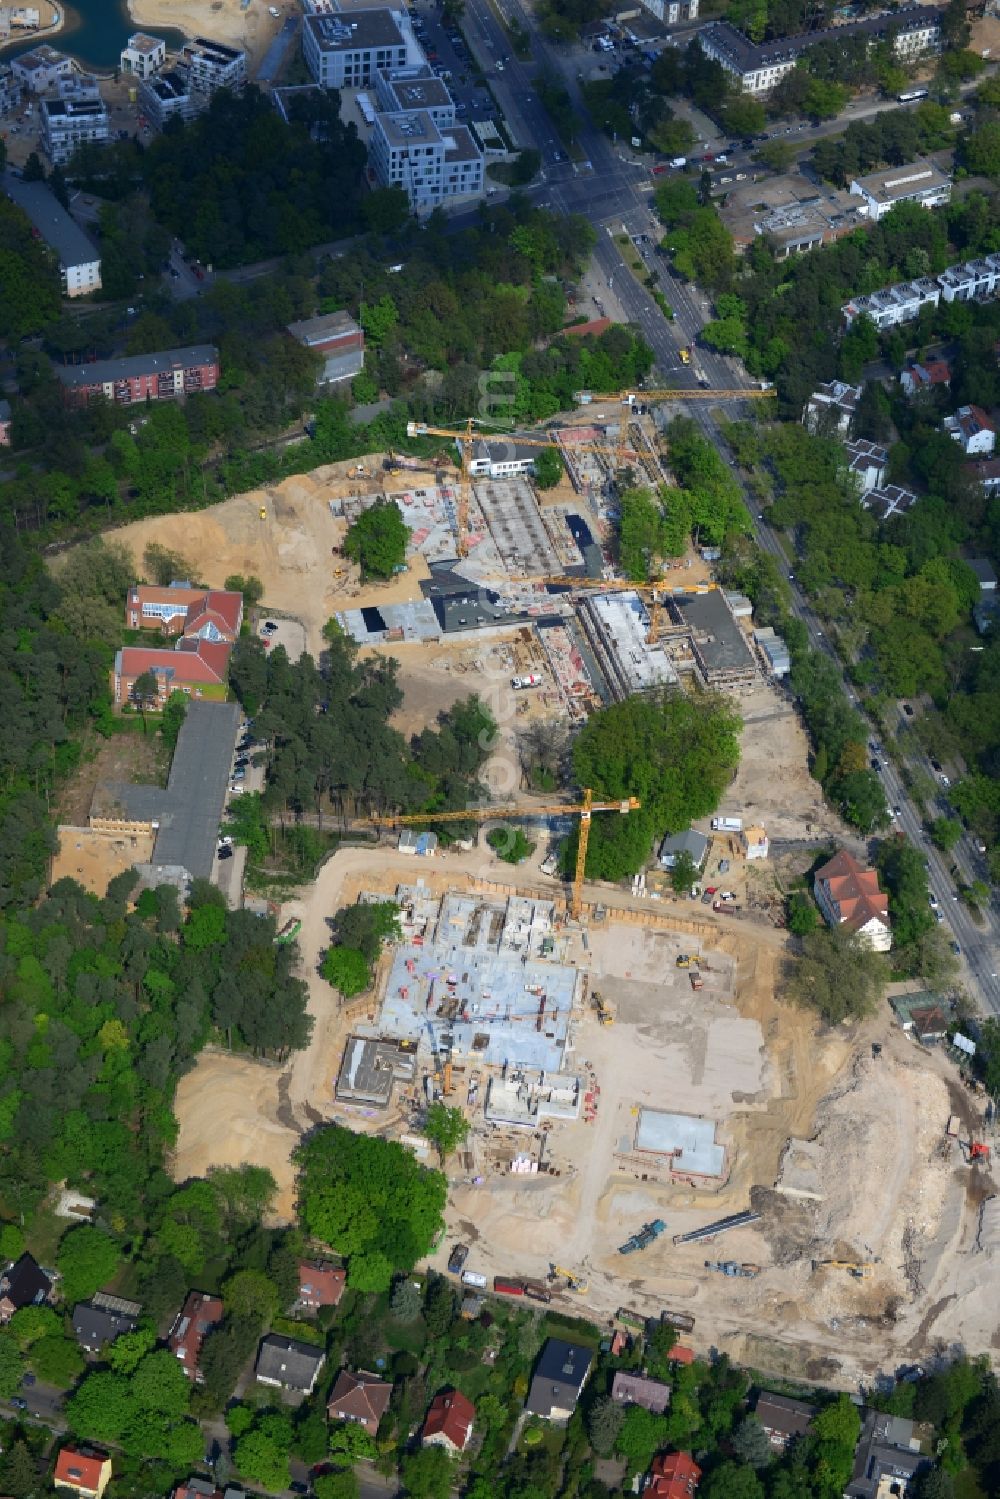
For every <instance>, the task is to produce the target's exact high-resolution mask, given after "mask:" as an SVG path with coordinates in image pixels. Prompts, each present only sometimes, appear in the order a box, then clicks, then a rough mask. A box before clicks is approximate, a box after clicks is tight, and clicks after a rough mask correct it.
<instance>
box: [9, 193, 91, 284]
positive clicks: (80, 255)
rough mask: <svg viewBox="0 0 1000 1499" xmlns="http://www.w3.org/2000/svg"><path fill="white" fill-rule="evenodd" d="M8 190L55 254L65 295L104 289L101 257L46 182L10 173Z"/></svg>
mask: <svg viewBox="0 0 1000 1499" xmlns="http://www.w3.org/2000/svg"><path fill="white" fill-rule="evenodd" d="M4 190H5V191H6V193H7V196H8V197H9V198H10V199H11V201H12V202H14V203H16V204H17V206H18V208H20V210H21V212H22V213H23V214H25V215H26V216H27V217H28V218H29V219H30V220H31V224H32V227H33V228H34V230H35V233H36V234H37V235H38V237H39V239H43V240H44V241H45V243H46V244H47V245H48V247H49V249H50V250H51V251H52V253H53V254H54V255H55V257H56V260H57V261H58V264H59V274H60V277H61V278H62V289H63V295H64V296H67V297H85V296H87V294H88V293H89V292H94V291H100V289H101V257H100V253H99V251H98V250H97V249H96V248H95V246H94V245H93V244H92V243H91V241H90V240H89V239H88V238H87V236H86V234H84V232H83V230H82V229H81V228H80V226H79V224H77V222H76V220H75V219H71V218H70V216H69V214H68V213H67V212H66V210H65V209H64V208H63V206H62V204H61V203H60V202H59V200H58V199H57V198H56V197H55V195H54V194H53V193H52V192H51V191H50V190H49V188H48V187H46V185H45V183H44V182H23V181H22V180H21V179H20V178H18V177H11V176H10V174H9V173H8V174H7V176H6V177H5V178H4Z"/></svg>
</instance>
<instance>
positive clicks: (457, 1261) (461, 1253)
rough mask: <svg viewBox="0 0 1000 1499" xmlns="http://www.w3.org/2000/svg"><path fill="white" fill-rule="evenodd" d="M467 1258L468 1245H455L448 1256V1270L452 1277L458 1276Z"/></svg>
mask: <svg viewBox="0 0 1000 1499" xmlns="http://www.w3.org/2000/svg"><path fill="white" fill-rule="evenodd" d="M468 1258H469V1246H468V1244H456V1245H455V1247H454V1249H453V1250H452V1251H451V1254H450V1255H449V1256H448V1269H449V1270H450V1271H451V1273H452V1275H458V1273H459V1272H460V1271H461V1269H462V1267H463V1265H464V1264H465V1262H466V1260H467V1259H468Z"/></svg>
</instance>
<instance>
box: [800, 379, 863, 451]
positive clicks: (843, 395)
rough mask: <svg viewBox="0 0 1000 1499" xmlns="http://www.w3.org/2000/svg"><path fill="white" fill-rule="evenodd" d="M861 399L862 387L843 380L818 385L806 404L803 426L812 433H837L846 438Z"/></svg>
mask: <svg viewBox="0 0 1000 1499" xmlns="http://www.w3.org/2000/svg"><path fill="white" fill-rule="evenodd" d="M860 399H861V386H860V385H848V384H847V383H846V382H845V381H843V380H828V381H825V382H824V383H823V384H822V385H817V387H816V389H815V390H814V391H813V393H812V395H811V396H810V397H809V399H808V401H807V402H806V407H805V410H804V411H803V413H802V425H803V426H804V427H807V428H808V429H809V431H810V432H822V431H836V432H838V433H839V434H840V435H841V436H842V437H846V435H847V433H848V432H849V431H850V430H851V423H852V421H853V420H854V413H855V412H856V411H857V409H858V402H859V401H860Z"/></svg>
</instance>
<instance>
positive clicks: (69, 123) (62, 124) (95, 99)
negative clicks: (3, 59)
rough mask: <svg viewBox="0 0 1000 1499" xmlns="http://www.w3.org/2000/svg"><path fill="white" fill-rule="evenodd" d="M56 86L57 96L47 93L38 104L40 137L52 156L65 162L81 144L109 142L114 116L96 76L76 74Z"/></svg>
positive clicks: (61, 163) (60, 162) (61, 162)
mask: <svg viewBox="0 0 1000 1499" xmlns="http://www.w3.org/2000/svg"><path fill="white" fill-rule="evenodd" d="M69 85H72V86H71V87H70V86H69ZM55 87H56V89H57V90H58V93H57V94H56V96H55V97H51V96H47V97H44V98H43V99H42V101H41V103H40V105H39V114H40V115H41V126H42V133H41V139H42V149H43V150H44V151H45V154H46V155H47V156H48V158H49V160H50V161H51V162H52V163H53V164H54V165H56V166H62V165H63V164H64V163H65V162H67V161H69V159H70V157H71V156H72V155H73V153H74V151H76V150H78V149H79V147H80V146H104V145H107V143H108V141H109V140H110V139H111V119H110V116H109V114H108V107H107V105H106V104H105V102H104V100H103V99H102V98H101V91H100V89H99V88H98V86H97V80H96V79H95V78H81V77H79V76H75V75H74V76H73V77H71V78H66V79H61V80H59V81H58V82H57V83H56V85H55Z"/></svg>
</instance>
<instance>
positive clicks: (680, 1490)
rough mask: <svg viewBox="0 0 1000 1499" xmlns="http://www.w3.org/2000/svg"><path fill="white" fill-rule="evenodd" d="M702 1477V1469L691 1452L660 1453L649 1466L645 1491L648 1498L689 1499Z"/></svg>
mask: <svg viewBox="0 0 1000 1499" xmlns="http://www.w3.org/2000/svg"><path fill="white" fill-rule="evenodd" d="M700 1479H701V1469H700V1468H699V1466H698V1464H697V1463H696V1462H695V1460H694V1458H693V1457H692V1456H691V1454H690V1453H689V1452H667V1453H660V1454H659V1456H657V1457H654V1458H653V1461H652V1462H651V1463H650V1466H649V1477H648V1479H647V1480H646V1487H645V1488H644V1489H643V1493H644V1494H645V1495H647V1496H648V1499H689V1496H690V1495H691V1494H693V1493H694V1492H695V1490H696V1489H697V1487H698V1484H699V1481H700Z"/></svg>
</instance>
